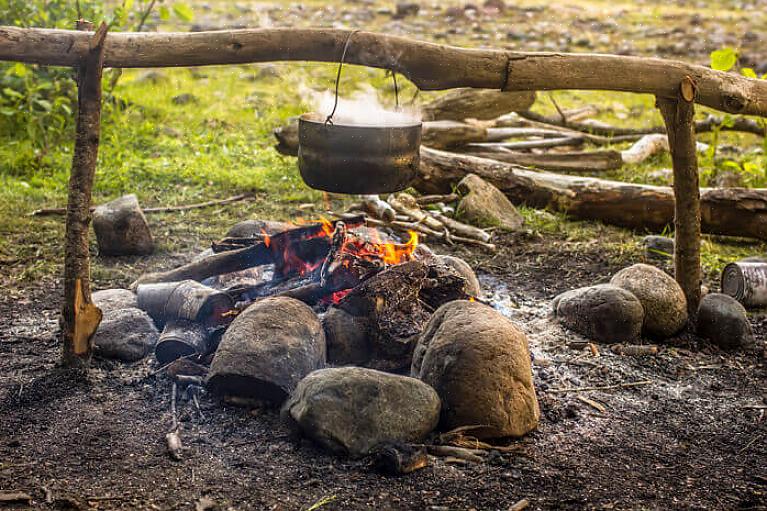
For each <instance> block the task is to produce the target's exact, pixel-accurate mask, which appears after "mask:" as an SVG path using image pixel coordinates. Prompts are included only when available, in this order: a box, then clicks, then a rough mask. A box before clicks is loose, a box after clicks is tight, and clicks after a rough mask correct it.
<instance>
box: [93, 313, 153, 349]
mask: <svg viewBox="0 0 767 511" xmlns="http://www.w3.org/2000/svg"><path fill="white" fill-rule="evenodd" d="M159 336H160V332H158V331H157V327H155V325H154V321H152V318H150V317H149V314H147V313H146V312H144V311H142V310H141V309H136V308H129V309H116V310H106V311H104V317H103V318H102V319H101V323H100V324H99V328H98V330H96V335H94V336H93V344H94V348H95V349H94V351H95V353H96V355H97V356H99V357H103V358H114V359H117V360H122V361H124V362H135V361H136V360H141V359H142V358H144V357H145V356H147V355H148V354H149V353H151V352H152V350H153V349H154V345H155V344H157V338H158V337H159Z"/></svg>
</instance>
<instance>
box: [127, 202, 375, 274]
mask: <svg viewBox="0 0 767 511" xmlns="http://www.w3.org/2000/svg"><path fill="white" fill-rule="evenodd" d="M345 221H346V223H347V225H349V226H359V225H362V224H363V223H364V219H363V217H361V216H357V217H354V218H348V219H346V220H345ZM332 231H333V226H332V225H331V224H329V223H328V224H323V223H316V224H309V225H305V226H301V227H297V228H295V229H290V230H287V231H283V232H281V233H278V234H275V235H274V236H265V237H264V238H263V241H259V240H258V239H254V240H253V242H254V243H253V244H252V245H251V246H246V247H245V248H239V249H235V250H229V251H225V252H222V253H218V254H215V255H212V256H210V257H206V258H204V259H201V260H199V261H193V262H191V263H189V264H186V265H184V266H181V267H179V268H176V269H174V270H170V271H167V272H161V273H151V274H147V275H144V276H143V277H141V278H140V279H139V280H138V281H136V282H135V283H134V284H133V285H134V286H137V285H139V284H147V283H154V282H175V281H179V280H187V279H190V280H196V281H202V280H205V279H207V278H209V277H214V276H216V275H221V274H223V273H232V272H235V271H240V270H245V269H247V268H251V267H253V266H259V265H264V264H274V265H275V266H276V270H275V271H276V272H277V273H280V274H282V270H283V268H284V267H285V266H286V263H287V265H288V266H289V265H290V263H291V262H292V260H293V259H299V260H301V261H308V262H310V263H311V264H318V263H321V262H322V260H324V258H325V256H326V255H327V250H328V248H329V246H330V242H329V239H328V233H332ZM295 241H310V242H309V243H295ZM229 245H231V244H229ZM218 248H228V246H227V247H224V246H222V245H219V247H218Z"/></svg>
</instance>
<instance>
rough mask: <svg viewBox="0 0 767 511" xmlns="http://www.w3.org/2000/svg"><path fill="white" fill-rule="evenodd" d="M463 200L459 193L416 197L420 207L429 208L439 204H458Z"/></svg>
mask: <svg viewBox="0 0 767 511" xmlns="http://www.w3.org/2000/svg"><path fill="white" fill-rule="evenodd" d="M460 199H461V196H460V195H458V194H457V193H447V194H440V195H422V196H420V197H416V199H415V200H416V202H417V203H418V205H419V206H421V207H423V206H428V205H430V204H437V203H439V202H444V203H445V204H448V203H450V202H458V201H459V200H460Z"/></svg>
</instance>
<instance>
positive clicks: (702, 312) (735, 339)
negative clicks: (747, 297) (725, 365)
mask: <svg viewBox="0 0 767 511" xmlns="http://www.w3.org/2000/svg"><path fill="white" fill-rule="evenodd" d="M697 333H698V335H699V336H701V337H703V338H704V339H706V340H708V341H710V342H712V343H713V344H716V345H717V346H719V347H721V348H724V349H733V348H743V347H750V346H753V345H754V332H753V330H752V329H751V323H749V321H748V316H747V315H746V309H745V308H744V307H743V305H741V304H740V303H739V302H738V301H737V300H735V299H734V298H732V297H731V296H728V295H724V294H720V293H711V294H708V295H706V296H704V297H703V299H702V300H701V301H700V308H699V309H698V324H697Z"/></svg>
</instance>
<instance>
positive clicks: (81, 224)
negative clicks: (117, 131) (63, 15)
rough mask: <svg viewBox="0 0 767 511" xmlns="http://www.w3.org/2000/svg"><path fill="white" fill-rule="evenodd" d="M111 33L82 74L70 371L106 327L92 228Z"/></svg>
mask: <svg viewBox="0 0 767 511" xmlns="http://www.w3.org/2000/svg"><path fill="white" fill-rule="evenodd" d="M77 29H78V30H92V29H93V24H92V23H88V22H86V21H83V20H80V21H78V22H77ZM107 30H108V27H107V25H106V23H102V24H101V26H99V28H98V30H97V31H96V32H95V34H94V35H93V37H92V38H91V41H90V48H89V52H88V55H87V56H86V57H85V59H84V61H83V62H82V63H81V64H80V66H79V67H78V68H77V88H78V89H77V103H78V109H77V134H76V138H75V149H74V156H73V157H72V171H71V174H70V176H69V196H68V200H67V219H66V238H65V246H64V305H63V307H62V310H61V336H62V342H63V346H64V352H63V359H62V361H63V364H64V365H65V366H70V367H83V368H85V367H87V366H88V364H89V363H90V360H91V356H92V353H93V344H92V338H93V334H94V333H96V329H97V328H98V326H99V323H100V322H101V310H100V309H99V308H98V307H96V306H95V305H93V303H92V302H91V289H90V254H89V250H88V228H89V226H90V222H91V212H90V207H91V192H92V190H93V176H94V174H95V172H96V160H97V158H98V149H99V136H100V132H101V74H102V69H103V65H104V40H105V39H106V35H107Z"/></svg>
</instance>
